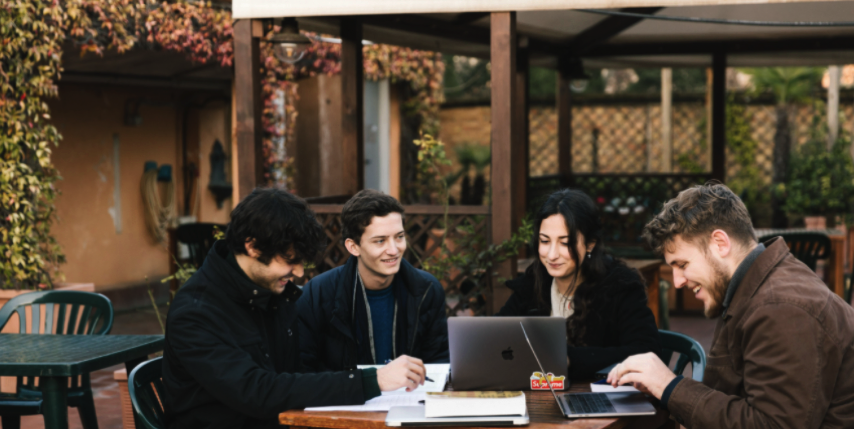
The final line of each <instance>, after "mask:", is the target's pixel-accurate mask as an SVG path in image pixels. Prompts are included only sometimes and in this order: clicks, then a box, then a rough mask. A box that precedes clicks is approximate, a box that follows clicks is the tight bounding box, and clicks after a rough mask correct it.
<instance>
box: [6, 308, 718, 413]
mask: <svg viewBox="0 0 854 429" xmlns="http://www.w3.org/2000/svg"><path fill="white" fill-rule="evenodd" d="M161 311H162V310H161ZM670 326H671V329H672V330H674V331H676V332H681V333H683V334H686V335H688V336H690V337H692V338H694V339H696V340H697V341H699V342H700V344H702V345H703V348H704V349H705V350H708V349H709V346H711V343H712V334H713V333H714V328H715V322H714V321H711V320H707V319H705V318H702V317H685V316H680V317H674V316H671V318H670ZM161 332H162V331H161V330H160V325H158V324H157V319H156V318H155V316H154V310H139V311H135V312H130V313H122V314H117V315H116V318H115V322H114V324H113V330H112V332H111V333H112V334H125V335H141V334H159V333H161ZM120 368H121V367H120V366H116V367H113V368H108V369H106V370H103V371H98V372H95V373H93V374H92V389H93V393H94V394H95V410H96V412H97V413H98V426H99V427H100V429H120V428H121V427H122V410H121V404H120V402H119V388H118V385H117V384H116V382H115V381H114V380H113V371H115V370H117V369H120ZM68 423H69V428H71V429H80V428H81V425H80V417H79V416H78V415H77V409H76V408H70V409H69V410H68ZM21 427H22V428H24V429H42V428H44V422H43V420H42V417H41V416H28V417H23V418H22V419H21Z"/></svg>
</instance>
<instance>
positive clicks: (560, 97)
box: [556, 68, 572, 186]
mask: <svg viewBox="0 0 854 429" xmlns="http://www.w3.org/2000/svg"><path fill="white" fill-rule="evenodd" d="M569 84H570V79H569V75H568V74H567V70H565V69H563V68H559V69H558V75H557V94H556V96H557V97H556V98H557V106H556V107H557V151H558V174H560V177H561V182H562V183H561V185H562V186H570V185H571V184H572V91H571V90H570V87H569Z"/></svg>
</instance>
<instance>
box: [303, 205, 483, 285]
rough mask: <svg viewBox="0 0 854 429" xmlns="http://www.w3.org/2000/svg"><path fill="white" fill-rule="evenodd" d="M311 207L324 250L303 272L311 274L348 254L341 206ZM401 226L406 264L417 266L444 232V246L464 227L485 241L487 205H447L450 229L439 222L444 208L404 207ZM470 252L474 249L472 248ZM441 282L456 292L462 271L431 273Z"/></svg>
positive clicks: (342, 260) (435, 248)
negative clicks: (311, 267)
mask: <svg viewBox="0 0 854 429" xmlns="http://www.w3.org/2000/svg"><path fill="white" fill-rule="evenodd" d="M311 208H312V209H313V210H314V211H315V213H316V214H317V220H318V221H319V222H320V224H321V225H322V226H323V229H324V231H325V232H326V239H327V244H326V250H325V251H324V252H323V256H322V258H321V261H320V263H318V264H317V267H316V269H315V270H312V272H310V273H308V274H307V275H308V276H309V277H310V276H313V275H317V274H319V273H322V272H324V271H326V270H329V269H331V268H335V267H337V266H340V265H343V264H344V263H345V262H346V261H347V258H349V257H350V253H349V252H348V251H347V249H346V248H345V247H344V240H343V237H342V229H341V209H342V208H343V206H342V205H338V204H334V205H333V204H313V205H312V206H311ZM404 212H405V214H404V224H405V225H404V228H405V230H406V253H404V258H406V260H407V261H409V263H411V264H412V265H413V266H415V267H417V268H421V264H422V261H423V260H425V259H427V258H429V257H430V256H433V255H437V254H438V253H439V250H440V247H441V245H442V238H443V236H444V234H445V231H451V233H450V234H449V235H448V245H449V247H450V248H451V249H453V241H454V239H455V238H458V237H460V235H461V234H463V233H464V231H466V230H470V231H472V232H473V233H474V234H478V235H480V236H481V237H483V238H484V241H485V242H486V243H488V242H489V237H490V236H489V231H490V224H489V219H490V216H489V207H487V206H450V207H448V223H449V226H450V228H445V227H444V225H443V218H444V207H442V206H429V205H410V206H404ZM473 251H474V249H473ZM431 274H433V275H434V276H436V277H437V278H439V279H443V278H449V280H447V281H443V287H444V288H445V291H446V292H447V293H448V294H452V293H456V292H457V291H459V288H460V285H461V284H462V282H463V281H465V279H466V276H465V275H464V274H463V273H447V274H448V275H447V276H446V275H445V273H431Z"/></svg>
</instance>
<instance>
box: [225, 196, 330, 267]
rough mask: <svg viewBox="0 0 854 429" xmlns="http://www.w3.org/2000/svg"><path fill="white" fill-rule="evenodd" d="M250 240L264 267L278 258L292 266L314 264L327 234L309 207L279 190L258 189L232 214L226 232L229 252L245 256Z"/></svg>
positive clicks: (299, 199) (322, 248) (323, 246)
mask: <svg viewBox="0 0 854 429" xmlns="http://www.w3.org/2000/svg"><path fill="white" fill-rule="evenodd" d="M250 240H254V244H253V245H254V247H255V249H257V250H258V251H259V252H261V256H260V257H259V258H258V261H259V262H261V263H262V264H264V265H268V264H269V263H270V261H271V260H272V259H273V258H274V257H276V256H281V257H286V256H288V257H290V260H289V261H288V262H289V263H292V264H293V263H299V262H305V261H311V262H314V261H315V260H316V259H317V257H318V256H319V255H320V253H321V252H322V251H323V250H324V249H326V234H324V232H323V227H322V226H320V223H318V222H317V218H315V216H314V212H313V211H312V210H311V209H310V208H309V207H308V203H306V202H305V200H303V199H302V198H299V197H297V196H295V195H293V194H291V193H289V192H287V191H284V190H281V189H276V188H255V190H253V191H252V193H250V194H249V195H247V196H246V198H244V199H243V201H241V202H240V204H238V205H237V207H235V208H234V210H233V211H232V212H231V222H230V223H229V224H228V229H227V230H226V232H225V242H226V243H227V244H228V247H229V249H231V251H232V252H234V253H236V254H241V255H245V254H246V247H245V245H244V244H245V243H246V242H247V241H250ZM288 252H293V254H292V255H289V254H288Z"/></svg>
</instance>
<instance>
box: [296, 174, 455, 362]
mask: <svg viewBox="0 0 854 429" xmlns="http://www.w3.org/2000/svg"><path fill="white" fill-rule="evenodd" d="M341 223H342V225H343V236H344V245H345V246H346V248H347V250H348V251H349V252H350V254H351V255H352V256H351V257H350V258H349V260H348V261H347V263H346V264H344V265H343V266H340V267H337V268H334V269H332V270H329V271H327V272H325V273H323V274H321V275H319V276H317V277H315V278H314V279H312V280H311V281H310V282H308V284H306V286H305V288H304V289H303V295H302V297H301V298H300V299H299V301H298V302H297V313H298V314H299V320H300V355H301V360H302V364H303V367H304V368H305V369H306V370H312V371H351V370H354V369H356V365H364V364H369V365H370V364H384V363H387V362H389V361H391V360H394V359H395V358H397V357H398V356H401V355H409V356H412V357H415V358H420V359H421V360H422V361H423V362H425V363H446V362H448V321H447V316H446V314H445V293H444V290H443V289H442V286H441V285H440V284H439V281H438V280H436V278H435V277H433V276H432V275H430V274H429V273H427V272H425V271H422V270H419V269H416V268H414V267H413V266H412V265H410V264H409V263H408V262H407V261H406V260H405V259H403V254H404V252H405V251H406V236H405V233H404V227H403V225H404V224H403V206H401V205H400V203H399V202H398V201H397V200H396V199H394V198H393V197H391V196H388V195H385V194H383V193H381V192H378V191H374V190H364V191H361V192H359V193H358V194H356V195H355V196H354V197H353V198H351V199H350V200H349V201H347V203H346V204H345V205H344V209H343V211H342V213H341Z"/></svg>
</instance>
